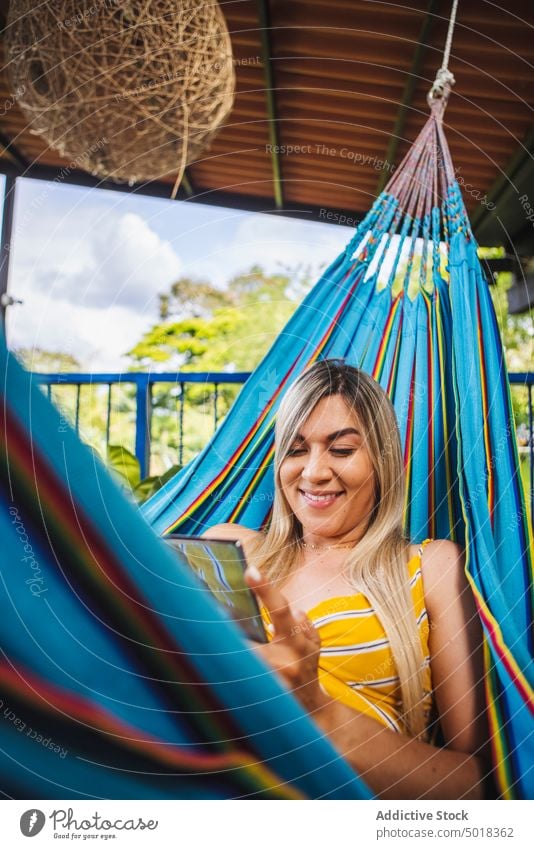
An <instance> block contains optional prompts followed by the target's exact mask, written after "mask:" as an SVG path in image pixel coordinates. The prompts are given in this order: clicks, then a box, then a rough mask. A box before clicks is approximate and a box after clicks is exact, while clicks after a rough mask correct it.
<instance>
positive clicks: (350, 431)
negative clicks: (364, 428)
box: [327, 427, 361, 442]
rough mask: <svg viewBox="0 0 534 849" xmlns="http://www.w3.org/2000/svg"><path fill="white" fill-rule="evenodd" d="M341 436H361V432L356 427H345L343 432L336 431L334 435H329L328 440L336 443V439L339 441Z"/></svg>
mask: <svg viewBox="0 0 534 849" xmlns="http://www.w3.org/2000/svg"><path fill="white" fill-rule="evenodd" d="M341 436H361V433H360V431H359V430H357V429H356V428H355V427H345V428H343V430H336V431H334V433H329V434H328V436H327V439H328V440H329V441H330V442H334V441H335V440H336V439H339V438H340V437H341Z"/></svg>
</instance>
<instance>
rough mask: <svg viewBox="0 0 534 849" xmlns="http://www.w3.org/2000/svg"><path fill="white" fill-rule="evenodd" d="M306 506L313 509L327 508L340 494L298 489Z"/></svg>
mask: <svg viewBox="0 0 534 849" xmlns="http://www.w3.org/2000/svg"><path fill="white" fill-rule="evenodd" d="M299 492H300V494H301V495H302V496H303V498H304V500H305V501H306V503H307V504H310V505H311V506H313V507H328V506H330V504H333V503H334V501H336V499H337V498H339V496H340V495H343V493H342V492H308V491H307V490H305V489H299Z"/></svg>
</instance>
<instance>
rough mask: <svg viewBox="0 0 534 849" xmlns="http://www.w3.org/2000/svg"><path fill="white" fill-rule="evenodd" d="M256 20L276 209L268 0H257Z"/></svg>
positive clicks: (278, 184) (278, 188) (278, 186)
mask: <svg viewBox="0 0 534 849" xmlns="http://www.w3.org/2000/svg"><path fill="white" fill-rule="evenodd" d="M257 7H258V18H259V26H260V38H261V56H262V61H263V72H264V78H265V97H266V100H267V116H268V120H269V142H270V145H271V162H272V169H273V185H274V200H275V203H276V207H277V209H282V207H283V206H284V196H283V192H282V175H281V169H280V158H279V155H278V150H279V147H280V143H279V138H278V127H277V114H276V102H275V95H274V91H275V88H274V77H273V65H272V49H271V20H270V10H269V0H257Z"/></svg>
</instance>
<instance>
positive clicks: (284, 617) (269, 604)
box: [245, 566, 297, 637]
mask: <svg viewBox="0 0 534 849" xmlns="http://www.w3.org/2000/svg"><path fill="white" fill-rule="evenodd" d="M245 581H246V583H247V585H248V586H249V587H250V589H251V590H253V591H254V592H255V594H256V595H257V596H258V598H259V599H260V601H261V602H262V604H264V605H265V607H266V608H267V610H268V611H269V615H270V617H271V621H272V623H273V625H274V630H275V633H276V636H277V637H291V636H294V635H295V626H296V625H297V623H296V621H295V619H294V618H293V614H292V613H291V608H290V607H289V604H288V602H287V599H286V597H285V596H284V595H283V594H282V593H281V592H280V590H277V589H276V587H273V585H272V584H270V583H268V582H266V581H264V579H263V578H262V577H261V575H260V573H259V571H258V570H257V569H256V568H255V567H254V566H249V568H248V569H247V571H246V572H245Z"/></svg>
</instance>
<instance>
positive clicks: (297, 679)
mask: <svg viewBox="0 0 534 849" xmlns="http://www.w3.org/2000/svg"><path fill="white" fill-rule="evenodd" d="M245 580H246V583H247V585H248V586H249V587H250V589H251V590H253V592H254V593H255V594H256V595H257V596H258V598H259V600H260V602H261V603H262V604H263V605H264V606H265V607H266V608H267V610H268V611H269V615H270V617H271V622H272V624H273V638H272V640H271V642H270V643H269V644H268V645H264V646H257V645H256V646H255V650H256V651H257V652H258V653H259V654H260V655H261V656H262V657H263V659H264V660H265V661H266V663H268V664H269V666H271V667H272V668H273V669H274V671H275V672H277V673H278V674H279V675H280V676H281V677H282V679H283V681H284V683H285V684H286V685H287V686H288V687H289V688H290V689H291V690H292V691H293V693H294V695H295V696H296V697H297V698H298V699H299V701H300V702H301V704H302V705H303V706H304V707H305V708H306V710H307V711H308V712H310V713H313V711H315V710H318V709H319V708H322V707H324V705H325V704H327V703H328V702H329V701H330V700H329V699H328V697H327V696H326V694H325V693H324V692H323V690H322V689H321V686H320V684H319V678H318V663H319V652H320V650H321V640H320V637H319V634H318V632H317V630H316V629H315V627H314V625H313V623H312V622H310V620H309V619H308V617H307V616H306V614H305V613H303V612H300V611H299V612H298V613H295V614H294V613H292V612H291V609H290V607H289V604H288V601H287V599H286V598H285V596H284V595H283V594H282V593H281V592H280V591H279V590H277V589H276V588H275V587H273V586H272V584H270V583H268V582H266V581H265V580H264V579H263V578H262V577H261V575H260V573H259V571H258V570H257V569H256V568H255V567H254V566H251V567H249V568H248V569H247V571H246V572H245Z"/></svg>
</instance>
